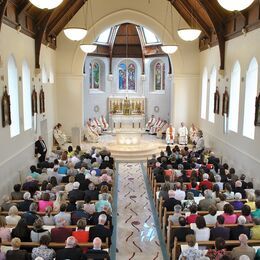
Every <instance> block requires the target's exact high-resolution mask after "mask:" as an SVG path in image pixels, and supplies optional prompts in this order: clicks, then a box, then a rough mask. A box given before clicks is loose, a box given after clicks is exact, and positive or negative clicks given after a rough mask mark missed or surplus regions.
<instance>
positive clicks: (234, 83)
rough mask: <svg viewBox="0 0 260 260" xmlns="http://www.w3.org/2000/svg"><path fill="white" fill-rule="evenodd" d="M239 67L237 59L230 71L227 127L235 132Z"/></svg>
mask: <svg viewBox="0 0 260 260" xmlns="http://www.w3.org/2000/svg"><path fill="white" fill-rule="evenodd" d="M240 75H241V68H240V64H239V62H238V61H237V62H236V63H235V65H234V68H233V71H232V73H231V86H230V103H229V111H230V113H229V118H228V129H229V130H231V131H234V132H236V133H237V130H238V113H239V92H240Z"/></svg>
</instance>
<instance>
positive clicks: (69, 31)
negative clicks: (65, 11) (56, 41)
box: [63, 27, 88, 41]
mask: <svg viewBox="0 0 260 260" xmlns="http://www.w3.org/2000/svg"><path fill="white" fill-rule="evenodd" d="M63 32H64V34H65V35H66V37H67V38H69V39H70V40H72V41H81V40H82V39H84V38H85V37H86V35H87V33H88V31H87V30H86V29H84V28H79V27H69V28H65V29H63Z"/></svg>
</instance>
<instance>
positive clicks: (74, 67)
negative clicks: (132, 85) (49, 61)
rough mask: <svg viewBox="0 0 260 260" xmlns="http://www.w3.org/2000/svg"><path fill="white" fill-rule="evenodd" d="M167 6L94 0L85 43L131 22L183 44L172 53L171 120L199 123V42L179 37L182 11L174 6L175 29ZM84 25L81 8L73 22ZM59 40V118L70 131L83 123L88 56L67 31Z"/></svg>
mask: <svg viewBox="0 0 260 260" xmlns="http://www.w3.org/2000/svg"><path fill="white" fill-rule="evenodd" d="M149 2H150V3H149ZM167 5H168V1H166V0H162V1H138V0H132V1H121V0H111V1H107V0H95V1H92V9H93V21H91V20H90V18H89V19H88V25H89V26H88V27H89V32H88V35H87V37H86V38H85V39H84V43H91V42H93V41H94V40H95V38H96V37H97V36H98V35H99V34H100V33H101V32H103V31H104V30H105V29H106V28H108V27H110V26H113V25H116V24H121V23H124V22H131V23H135V24H139V25H143V26H145V27H147V28H148V29H150V30H152V31H153V32H154V33H155V34H156V35H157V36H158V37H159V38H160V39H161V40H163V42H164V43H165V44H171V43H177V44H179V50H178V51H177V52H176V53H175V54H173V55H172V56H171V61H172V64H173V74H174V75H173V80H172V86H171V87H172V88H173V90H174V91H172V110H173V111H172V113H171V121H172V122H173V123H174V124H176V125H179V124H180V122H181V121H184V122H186V123H187V124H188V125H190V124H191V123H192V122H195V123H197V122H198V117H197V115H198V105H197V102H194V100H195V98H196V97H197V98H199V94H198V91H197V89H198V87H199V50H198V42H197V41H195V42H192V43H187V42H184V41H182V40H181V39H180V38H178V36H177V32H176V30H177V26H178V24H179V14H178V13H177V12H176V10H175V9H173V24H174V26H173V27H174V28H171V19H170V17H171V16H170V13H169V12H170V10H168V19H167V23H166V22H165V20H166V19H165V15H166V9H167V8H169V6H168V7H167ZM88 11H89V12H90V8H88ZM84 24H85V22H84V19H83V10H82V9H81V10H80V11H79V12H78V13H77V15H76V16H74V18H73V19H72V21H71V22H70V23H69V25H71V26H76V25H78V26H83V25H84ZM172 32H173V37H172ZM57 43H58V48H57V73H58V74H57V88H58V92H59V95H58V107H59V109H58V118H59V120H60V121H61V123H62V124H63V125H64V129H65V131H66V132H67V133H70V131H71V127H73V126H82V124H83V115H82V111H83V103H82V94H83V91H82V88H83V77H82V68H83V62H84V59H85V55H84V53H83V52H82V51H81V50H80V48H79V44H80V43H77V42H72V41H70V40H68V39H67V38H66V37H65V36H64V34H63V33H61V34H60V35H59V36H58V38H57ZM174 93H176V94H174ZM190 93H192V95H191V94H190ZM179 95H181V99H180V97H179ZM69 100H70V101H69ZM67 102H69V103H67ZM68 104H69V106H68ZM183 104H188V110H186V109H183V106H184V105H183Z"/></svg>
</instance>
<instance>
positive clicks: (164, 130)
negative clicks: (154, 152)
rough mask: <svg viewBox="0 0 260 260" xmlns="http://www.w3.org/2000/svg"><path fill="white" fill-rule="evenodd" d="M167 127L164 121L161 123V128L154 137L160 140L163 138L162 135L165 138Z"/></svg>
mask: <svg viewBox="0 0 260 260" xmlns="http://www.w3.org/2000/svg"><path fill="white" fill-rule="evenodd" d="M168 127H169V125H168V123H167V121H166V120H164V121H163V125H162V126H161V128H160V129H159V130H158V131H157V133H156V136H157V138H160V139H162V138H163V135H164V137H165V134H166V131H167V128H168Z"/></svg>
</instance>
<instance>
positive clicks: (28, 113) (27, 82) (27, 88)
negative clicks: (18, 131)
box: [22, 61, 32, 131]
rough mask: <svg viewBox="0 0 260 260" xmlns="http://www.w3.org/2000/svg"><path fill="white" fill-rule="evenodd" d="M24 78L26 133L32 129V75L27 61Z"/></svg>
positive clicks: (23, 73)
mask: <svg viewBox="0 0 260 260" xmlns="http://www.w3.org/2000/svg"><path fill="white" fill-rule="evenodd" d="M22 76H23V77H22V78H23V121H24V131H26V130H28V129H31V128H32V103H31V75H30V68H29V66H28V63H27V62H26V61H24V62H23V67H22Z"/></svg>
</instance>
